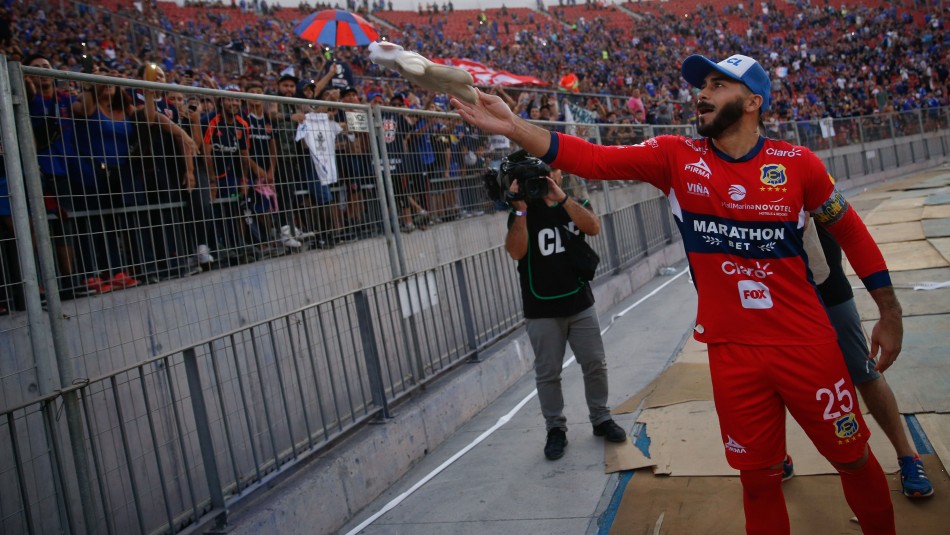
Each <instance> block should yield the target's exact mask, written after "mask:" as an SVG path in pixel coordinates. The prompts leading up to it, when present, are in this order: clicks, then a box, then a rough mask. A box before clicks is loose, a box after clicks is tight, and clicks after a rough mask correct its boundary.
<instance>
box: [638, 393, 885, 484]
mask: <svg viewBox="0 0 950 535" xmlns="http://www.w3.org/2000/svg"><path fill="white" fill-rule="evenodd" d="M865 421H866V422H867V424H868V427H869V429H870V432H871V441H870V442H871V448H872V449H875V450H877V451H892V449H893V448H892V446H891V444H890V442H888V440H887V436H885V435H884V432H883V431H881V429H880V427H878V426H877V424H876V423H875V422H874V421H873V419H872V418H870V417H868V418H865ZM637 422H640V423H643V424H645V425H646V433H647V436H648V437H650V451H649V454H650V458H651V459H653V461H655V463H656V468H655V470H654V471H655V473H656V474H668V475H671V476H724V475H736V474H737V472H736V470H734V469H733V468H732V467H730V466H729V465H728V464H727V463H726V455H725V452H724V451H723V447H722V437H721V435H720V434H719V420H718V419H717V417H716V409H715V406H714V404H713V402H712V401H691V402H687V403H678V404H676V405H669V406H666V407H659V408H656V409H646V410H644V411H643V412H641V413H640V416H639V417H638V418H637ZM785 428H786V436H787V439H786V443H787V449H788V452H789V454H791V456H792V458H793V459H794V460H795V472H796V473H797V474H801V475H815V474H835V473H837V472H836V471H835V469H834V468H833V467H832V466H831V464H829V463H828V461H826V460H825V458H824V457H822V456H821V455H820V454H819V453H818V451H817V450H816V449H815V446H814V445H813V444H812V443H811V440H809V439H808V437H807V436H806V435H805V432H804V431H802V428H801V427H800V426H799V425H798V423H796V422H795V420H794V419H792V417H791V416H790V415H787V418H786V422H785ZM892 457H893V456H890V455H886V456H880V458H879V460H880V462H881V466H882V467H884V470H885V471H887V472H888V473H891V472H895V471H896V470H897V468H898V467H897V459H896V458H892Z"/></svg>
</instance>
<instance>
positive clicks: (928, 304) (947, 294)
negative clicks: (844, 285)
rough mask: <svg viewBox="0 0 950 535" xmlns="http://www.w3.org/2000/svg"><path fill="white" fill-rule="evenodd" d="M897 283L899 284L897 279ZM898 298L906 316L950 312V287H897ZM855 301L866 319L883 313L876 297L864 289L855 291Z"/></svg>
mask: <svg viewBox="0 0 950 535" xmlns="http://www.w3.org/2000/svg"><path fill="white" fill-rule="evenodd" d="M935 280H936V279H933V278H931V279H928V280H927V281H923V280H918V281H917V282H918V283H924V282H928V281H929V282H934V281H935ZM940 280H950V279H940ZM893 282H894V284H895V285H897V284H899V283H898V282H897V281H896V280H894V281H893ZM894 293H895V295H897V299H898V300H899V301H900V304H901V309H902V310H903V312H904V317H905V318H909V317H912V316H928V315H931V314H947V313H950V288H937V289H935V290H913V289H907V288H901V287H896V288H895V290H894ZM854 303H855V306H857V307H858V314H859V315H860V316H861V319H862V320H864V321H870V320H876V319H878V318H879V317H880V316H881V314H880V311H879V310H878V308H877V303H875V302H874V298H873V297H871V295H870V294H869V293H868V292H866V291H863V290H858V291H855V292H854Z"/></svg>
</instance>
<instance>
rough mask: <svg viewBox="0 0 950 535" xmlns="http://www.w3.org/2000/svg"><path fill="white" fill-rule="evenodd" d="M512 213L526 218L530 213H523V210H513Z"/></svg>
mask: <svg viewBox="0 0 950 535" xmlns="http://www.w3.org/2000/svg"><path fill="white" fill-rule="evenodd" d="M511 213H512V214H514V215H516V216H524V215H527V214H528V212H522V211H521V210H514V209H513V210H511Z"/></svg>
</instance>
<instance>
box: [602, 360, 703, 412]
mask: <svg viewBox="0 0 950 535" xmlns="http://www.w3.org/2000/svg"><path fill="white" fill-rule="evenodd" d="M712 398H713V397H712V381H711V380H710V378H709V364H701V363H696V364H682V363H675V364H673V365H672V366H670V367H669V368H667V369H666V370H665V371H664V372H663V373H661V374H660V375H659V376H658V377H657V378H656V379H654V380H653V381H651V382H650V384H648V385H647V386H645V387H644V388H643V390H641V391H640V392H638V393H637V394H636V395H634V396H633V397H631V398H630V399H628V400H627V401H624V402H623V403H621V404H620V405H618V406H617V407H615V408H614V409H613V411H611V412H613V413H614V414H627V413H631V412H633V411H635V410H636V409H637V407H638V406H640V402H641V401H643V408H644V409H648V408H655V407H664V406H666V405H673V404H675V403H683V402H686V401H701V400H708V401H712Z"/></svg>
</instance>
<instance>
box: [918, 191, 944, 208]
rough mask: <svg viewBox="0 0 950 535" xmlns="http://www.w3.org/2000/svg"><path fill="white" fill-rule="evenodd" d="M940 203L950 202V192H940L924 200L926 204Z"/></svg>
mask: <svg viewBox="0 0 950 535" xmlns="http://www.w3.org/2000/svg"><path fill="white" fill-rule="evenodd" d="M938 204H950V193H938V194H937V195H931V196H929V197H927V200H926V201H924V205H926V206H935V205H938Z"/></svg>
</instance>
